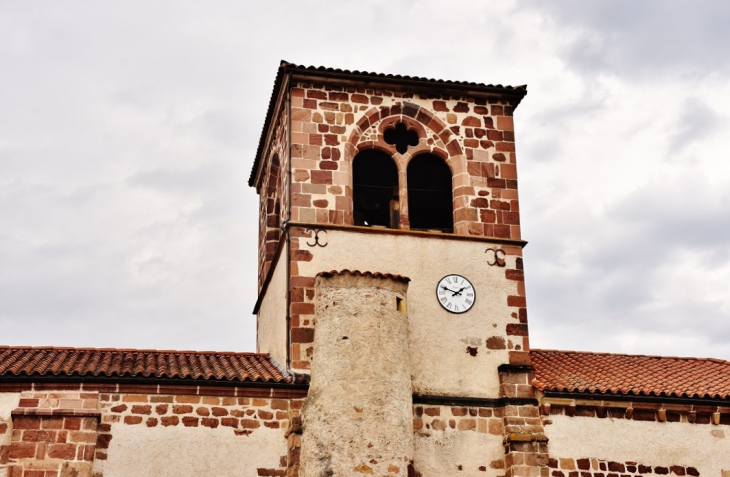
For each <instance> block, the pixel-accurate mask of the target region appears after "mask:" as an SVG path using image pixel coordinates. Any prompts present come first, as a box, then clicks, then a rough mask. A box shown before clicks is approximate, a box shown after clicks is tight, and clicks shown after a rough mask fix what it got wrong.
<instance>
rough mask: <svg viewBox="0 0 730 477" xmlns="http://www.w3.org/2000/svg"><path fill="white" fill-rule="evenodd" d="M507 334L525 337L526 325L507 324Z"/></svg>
mask: <svg viewBox="0 0 730 477" xmlns="http://www.w3.org/2000/svg"><path fill="white" fill-rule="evenodd" d="M507 334H508V335H510V336H527V335H528V333H527V325H526V324H522V323H520V324H516V323H509V324H508V325H507Z"/></svg>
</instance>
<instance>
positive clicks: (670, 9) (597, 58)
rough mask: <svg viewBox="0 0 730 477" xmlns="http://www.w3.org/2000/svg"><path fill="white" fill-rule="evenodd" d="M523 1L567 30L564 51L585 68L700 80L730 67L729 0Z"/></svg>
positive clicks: (630, 74)
mask: <svg viewBox="0 0 730 477" xmlns="http://www.w3.org/2000/svg"><path fill="white" fill-rule="evenodd" d="M521 6H522V7H526V8H530V9H536V10H538V11H542V12H544V14H545V15H546V17H547V18H548V19H549V20H551V21H552V22H554V24H555V27H556V28H557V29H559V30H564V37H565V38H570V40H567V41H566V46H565V48H564V50H563V57H564V59H565V60H566V61H568V62H569V63H570V64H571V65H572V66H573V67H575V68H578V69H579V70H581V71H583V72H585V73H589V74H598V73H603V72H607V73H612V74H620V75H628V76H635V75H639V76H640V77H642V78H644V79H647V80H655V79H656V77H655V75H661V76H662V77H665V78H667V77H676V76H685V75H687V76H690V77H692V78H695V79H696V80H697V79H700V78H701V77H702V75H704V74H707V73H710V72H713V73H715V72H719V71H722V72H724V73H725V74H727V72H728V67H730V57H728V55H727V46H728V44H729V42H730V31H729V30H728V28H727V25H728V24H729V23H730V4H728V3H727V2H723V1H719V0H698V1H693V2H685V1H681V0H669V1H663V0H650V1H644V2H629V1H620V2H616V1H612V0H598V1H591V2H582V1H579V0H566V1H561V2H542V1H537V0H524V1H522V2H521Z"/></svg>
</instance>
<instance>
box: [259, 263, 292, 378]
mask: <svg viewBox="0 0 730 477" xmlns="http://www.w3.org/2000/svg"><path fill="white" fill-rule="evenodd" d="M286 294H287V290H286V253H284V252H283V253H281V255H279V260H278V261H277V263H276V269H275V270H274V275H273V276H272V277H271V282H269V287H268V289H267V291H266V296H265V297H264V299H263V301H262V302H261V306H260V307H259V314H258V335H257V346H256V347H257V350H258V352H259V353H269V354H270V355H271V357H272V358H274V360H275V361H276V362H277V363H278V364H279V365H280V366H286V333H287V331H286V301H287V300H286Z"/></svg>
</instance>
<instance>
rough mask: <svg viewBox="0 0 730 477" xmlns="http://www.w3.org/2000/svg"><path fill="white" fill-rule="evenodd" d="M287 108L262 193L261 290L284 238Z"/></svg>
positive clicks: (280, 119) (279, 124)
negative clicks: (282, 224) (281, 239)
mask: <svg viewBox="0 0 730 477" xmlns="http://www.w3.org/2000/svg"><path fill="white" fill-rule="evenodd" d="M288 123H289V120H288V110H287V108H282V109H281V110H280V111H279V116H278V117H277V120H276V122H275V124H274V126H273V128H274V134H273V137H272V141H271V143H270V147H269V149H268V150H267V151H266V159H265V160H264V161H263V164H264V165H265V167H266V171H265V173H264V174H263V180H262V183H261V185H260V187H259V189H258V193H259V260H258V264H259V270H258V272H259V275H258V277H259V281H258V283H259V290H260V289H261V286H262V285H263V282H264V279H265V278H266V276H267V274H268V272H269V270H270V268H271V266H272V263H271V261H272V260H273V258H274V255H275V254H276V249H277V247H278V244H279V239H280V238H281V228H280V226H281V222H282V220H284V219H286V216H282V215H283V214H284V213H285V211H287V210H288V195H287V193H286V192H287V187H286V185H287V181H288V178H287V173H288V170H289V162H288V161H289V151H288V147H287V144H288V133H289V129H288Z"/></svg>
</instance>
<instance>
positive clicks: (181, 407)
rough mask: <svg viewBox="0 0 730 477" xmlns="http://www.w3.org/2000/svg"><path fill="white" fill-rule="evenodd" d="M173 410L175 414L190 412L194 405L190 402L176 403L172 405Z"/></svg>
mask: <svg viewBox="0 0 730 477" xmlns="http://www.w3.org/2000/svg"><path fill="white" fill-rule="evenodd" d="M172 412H173V413H175V414H190V413H191V412H193V406H190V405H188V404H175V405H174V406H172Z"/></svg>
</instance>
